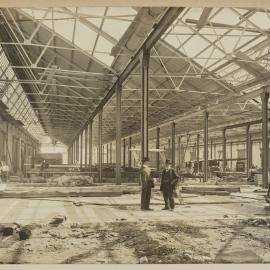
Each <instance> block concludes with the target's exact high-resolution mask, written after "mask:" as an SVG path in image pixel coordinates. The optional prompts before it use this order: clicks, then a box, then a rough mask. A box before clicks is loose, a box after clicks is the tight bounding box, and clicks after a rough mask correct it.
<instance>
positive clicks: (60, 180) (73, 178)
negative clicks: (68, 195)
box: [47, 175, 94, 187]
mask: <svg viewBox="0 0 270 270" xmlns="http://www.w3.org/2000/svg"><path fill="white" fill-rule="evenodd" d="M47 184H48V186H54V187H75V186H92V185H94V178H93V177H92V176H88V175H62V176H57V177H51V178H48V179H47Z"/></svg>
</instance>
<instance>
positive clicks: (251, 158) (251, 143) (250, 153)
mask: <svg viewBox="0 0 270 270" xmlns="http://www.w3.org/2000/svg"><path fill="white" fill-rule="evenodd" d="M248 139H249V168H251V167H252V166H253V157H252V156H253V151H252V147H253V142H252V139H251V134H249V138H248Z"/></svg>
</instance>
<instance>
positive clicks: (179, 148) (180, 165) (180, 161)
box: [178, 136, 182, 170]
mask: <svg viewBox="0 0 270 270" xmlns="http://www.w3.org/2000/svg"><path fill="white" fill-rule="evenodd" d="M178 166H179V170H180V169H181V167H182V157H181V136H179V137H178Z"/></svg>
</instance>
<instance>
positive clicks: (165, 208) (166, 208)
mask: <svg viewBox="0 0 270 270" xmlns="http://www.w3.org/2000/svg"><path fill="white" fill-rule="evenodd" d="M162 210H170V208H168V207H164V208H162Z"/></svg>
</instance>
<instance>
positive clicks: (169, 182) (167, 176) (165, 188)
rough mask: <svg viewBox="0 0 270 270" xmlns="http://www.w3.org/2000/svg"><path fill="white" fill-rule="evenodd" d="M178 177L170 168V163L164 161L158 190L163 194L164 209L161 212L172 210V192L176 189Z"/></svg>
mask: <svg viewBox="0 0 270 270" xmlns="http://www.w3.org/2000/svg"><path fill="white" fill-rule="evenodd" d="M178 179H179V176H178V175H177V174H176V172H175V170H174V169H173V168H172V167H171V163H170V161H169V160H168V159H167V160H166V161H165V168H164V169H163V171H162V177H161V184H160V190H161V191H162V193H163V198H164V202H165V207H164V208H163V209H162V210H171V211H172V210H173V209H174V197H173V191H174V189H175V187H176V184H177V181H178Z"/></svg>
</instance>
